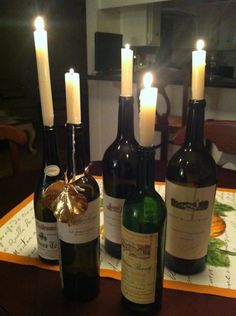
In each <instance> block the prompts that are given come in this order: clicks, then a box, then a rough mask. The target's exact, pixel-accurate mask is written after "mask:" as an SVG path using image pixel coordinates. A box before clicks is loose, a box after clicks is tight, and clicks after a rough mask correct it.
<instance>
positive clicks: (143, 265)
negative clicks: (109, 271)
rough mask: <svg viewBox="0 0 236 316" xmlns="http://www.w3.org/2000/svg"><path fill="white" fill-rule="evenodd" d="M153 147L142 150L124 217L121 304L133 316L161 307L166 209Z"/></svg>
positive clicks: (142, 148)
mask: <svg viewBox="0 0 236 316" xmlns="http://www.w3.org/2000/svg"><path fill="white" fill-rule="evenodd" d="M154 159H155V149H154V147H141V148H140V150H139V164H138V165H139V167H138V181H137V187H136V189H135V192H134V193H133V194H132V195H131V196H130V197H128V199H127V200H126V202H125V204H124V207H123V214H122V230H121V237H122V248H121V249H122V270H121V291H122V301H123V303H124V305H125V306H126V307H128V308H129V309H130V310H132V311H133V312H145V313H146V312H151V311H153V310H158V309H160V307H161V298H162V284H163V272H164V252H165V231H166V207H165V203H164V201H163V199H162V198H161V196H160V195H159V194H158V193H157V192H156V191H155V186H154V174H155V173H154Z"/></svg>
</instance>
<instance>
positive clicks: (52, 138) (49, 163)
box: [34, 126, 63, 264]
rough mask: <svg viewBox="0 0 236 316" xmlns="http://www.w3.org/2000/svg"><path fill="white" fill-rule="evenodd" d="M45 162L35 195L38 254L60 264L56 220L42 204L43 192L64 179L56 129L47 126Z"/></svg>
mask: <svg viewBox="0 0 236 316" xmlns="http://www.w3.org/2000/svg"><path fill="white" fill-rule="evenodd" d="M43 162H44V167H43V170H42V173H41V176H40V179H39V182H38V186H37V188H36V190H35V194H34V211H35V220H36V235H37V244H38V254H39V257H40V258H41V259H42V260H43V261H45V262H47V263H51V264H58V258H59V257H58V256H59V252H58V238H57V224H56V219H55V217H54V215H53V213H52V211H51V210H50V209H49V208H47V207H46V206H45V205H44V204H43V203H42V193H43V191H44V190H45V189H46V188H47V187H48V186H49V185H50V184H52V183H53V182H55V181H57V180H59V179H62V178H63V172H62V170H61V168H60V164H59V158H58V152H57V142H56V130H55V128H54V127H46V126H45V127H44V129H43Z"/></svg>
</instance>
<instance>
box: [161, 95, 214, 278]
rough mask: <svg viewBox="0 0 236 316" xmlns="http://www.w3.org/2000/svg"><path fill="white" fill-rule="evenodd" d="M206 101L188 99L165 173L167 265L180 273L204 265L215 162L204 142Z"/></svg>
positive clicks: (210, 215) (193, 272) (195, 269)
mask: <svg viewBox="0 0 236 316" xmlns="http://www.w3.org/2000/svg"><path fill="white" fill-rule="evenodd" d="M204 111H205V100H190V102H189V114H188V121H187V129H186V136H185V142H184V144H183V146H182V147H181V148H180V149H179V150H178V151H177V152H176V153H175V154H174V155H173V157H172V158H171V159H170V161H169V164H168V167H167V174H166V206H167V214H168V219H167V237H166V238H167V239H166V256H165V257H166V259H165V260H166V266H167V267H168V268H169V269H171V270H173V271H175V272H177V273H181V274H195V273H198V272H200V271H202V270H204V268H205V263H206V255H207V248H208V240H209V235H210V225H211V217H212V211H213V203H214V198H215V190H216V165H215V161H214V160H213V158H212V157H211V155H210V153H209V152H208V150H207V149H206V147H205V144H204Z"/></svg>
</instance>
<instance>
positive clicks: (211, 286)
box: [0, 177, 236, 298]
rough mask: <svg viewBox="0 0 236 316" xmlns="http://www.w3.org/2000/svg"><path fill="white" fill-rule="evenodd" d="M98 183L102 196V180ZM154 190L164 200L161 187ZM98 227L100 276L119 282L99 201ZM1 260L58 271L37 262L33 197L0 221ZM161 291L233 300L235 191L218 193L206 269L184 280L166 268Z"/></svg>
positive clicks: (235, 286) (118, 266)
mask: <svg viewBox="0 0 236 316" xmlns="http://www.w3.org/2000/svg"><path fill="white" fill-rule="evenodd" d="M97 181H98V184H99V186H100V189H101V192H102V181H101V178H99V177H98V178H97ZM156 190H157V192H159V194H160V195H161V196H162V197H164V195H165V186H164V184H163V183H157V184H156ZM100 226H101V248H100V250H101V252H100V253H101V256H100V258H101V262H100V275H101V277H111V278H114V279H117V280H120V271H121V261H120V260H118V259H115V258H113V257H111V256H110V255H109V254H107V253H106V251H105V249H104V236H103V212H102V197H101V222H100ZM0 260H3V261H8V262H14V263H19V264H25V265H33V266H37V267H39V268H43V269H49V270H55V271H59V267H58V266H51V265H47V264H45V263H42V262H41V261H40V260H39V259H38V253H37V242H36V231H35V217H34V209H33V194H32V195H30V196H29V197H28V198H26V199H25V200H24V201H22V202H21V203H20V204H18V205H17V206H16V207H15V208H14V209H13V210H11V211H10V212H9V213H7V214H6V215H5V216H4V217H3V218H1V219H0ZM164 287H165V288H171V289H178V290H184V291H191V292H198V293H207V294H215V295H222V296H227V297H232V298H236V190H230V189H218V190H217V193H216V201H215V207H214V215H213V220H212V227H211V238H210V242H209V248H208V259H207V266H206V269H205V270H204V271H203V272H201V273H199V274H197V275H194V276H183V275H179V274H177V273H174V272H172V271H170V270H168V269H167V268H165V274H164Z"/></svg>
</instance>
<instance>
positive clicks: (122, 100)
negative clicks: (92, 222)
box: [102, 96, 138, 259]
mask: <svg viewBox="0 0 236 316" xmlns="http://www.w3.org/2000/svg"><path fill="white" fill-rule="evenodd" d="M137 149H138V143H137V142H136V140H135V137H134V123H133V97H123V96H120V97H119V115H118V131H117V137H116V139H115V141H114V142H113V143H112V144H111V145H110V146H109V147H108V148H107V150H106V151H105V153H104V156H103V162H102V169H103V207H104V235H105V249H106V251H107V252H108V253H109V254H110V255H112V256H114V257H116V258H119V259H120V257H121V211H122V207H123V204H124V201H125V199H126V198H127V197H128V195H129V194H130V193H131V192H132V191H133V190H134V188H135V185H136V172H137Z"/></svg>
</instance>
